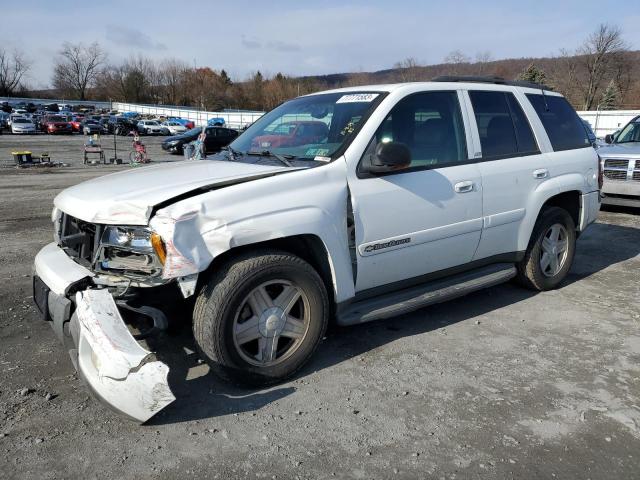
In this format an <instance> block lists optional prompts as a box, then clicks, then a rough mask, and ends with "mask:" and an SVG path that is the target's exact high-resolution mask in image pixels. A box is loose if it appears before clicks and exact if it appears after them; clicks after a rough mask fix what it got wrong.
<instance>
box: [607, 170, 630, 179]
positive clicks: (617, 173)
mask: <svg viewBox="0 0 640 480" xmlns="http://www.w3.org/2000/svg"><path fill="white" fill-rule="evenodd" d="M604 176H605V177H607V178H608V179H610V180H626V179H627V171H626V170H605V171H604Z"/></svg>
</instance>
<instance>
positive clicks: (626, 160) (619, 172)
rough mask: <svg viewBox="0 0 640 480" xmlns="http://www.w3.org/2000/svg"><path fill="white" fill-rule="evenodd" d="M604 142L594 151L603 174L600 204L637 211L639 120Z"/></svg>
mask: <svg viewBox="0 0 640 480" xmlns="http://www.w3.org/2000/svg"><path fill="white" fill-rule="evenodd" d="M605 140H606V142H607V144H608V145H606V146H604V147H602V148H599V149H598V154H599V155H600V158H601V159H602V160H601V161H602V167H603V170H604V185H603V187H602V193H603V197H604V198H603V199H602V202H603V203H606V204H609V205H623V206H631V207H640V116H637V117H635V118H634V119H633V120H631V121H630V122H629V123H628V124H627V125H626V126H625V127H624V128H623V129H622V130H621V131H620V132H619V133H618V134H615V135H607V136H606V138H605Z"/></svg>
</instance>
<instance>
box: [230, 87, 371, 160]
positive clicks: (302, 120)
mask: <svg viewBox="0 0 640 480" xmlns="http://www.w3.org/2000/svg"><path fill="white" fill-rule="evenodd" d="M382 98H383V94H382V93H379V92H352V93H349V92H340V93H323V94H318V95H309V96H306V97H299V98H296V99H293V100H290V101H288V102H286V103H283V104H282V105H280V106H279V107H277V108H275V109H274V110H272V111H270V112H269V113H267V114H265V115H264V116H262V117H260V118H259V119H258V120H257V121H256V122H255V123H254V124H253V125H251V126H250V127H249V128H248V129H247V130H246V131H245V132H244V133H243V134H242V135H240V136H239V137H238V138H237V139H236V140H234V141H233V142H232V143H231V145H230V147H231V148H232V149H233V150H235V151H237V152H239V153H248V152H251V153H264V152H270V153H272V154H277V155H285V156H287V158H295V159H297V160H314V159H315V158H316V157H323V158H326V157H332V156H333V155H334V154H336V152H339V151H340V150H342V149H343V147H346V146H347V145H348V143H349V142H350V141H351V139H352V138H353V136H354V134H355V130H356V128H357V127H358V126H359V124H360V122H361V120H362V119H363V118H365V116H367V115H368V114H369V113H370V112H371V111H373V109H375V107H377V106H378V104H379V103H380V101H381V100H382Z"/></svg>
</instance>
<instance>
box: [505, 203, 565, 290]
mask: <svg viewBox="0 0 640 480" xmlns="http://www.w3.org/2000/svg"><path fill="white" fill-rule="evenodd" d="M575 249H576V227H575V223H574V221H573V219H572V218H571V215H569V213H568V212H567V211H566V210H564V209H562V208H559V207H550V208H547V209H545V210H543V211H542V213H541V214H540V216H539V217H538V220H537V222H536V225H535V227H534V229H533V233H532V234H531V240H530V241H529V247H528V248H527V251H526V253H525V257H524V259H523V260H522V261H521V262H520V263H519V264H518V277H517V279H518V281H519V282H520V283H521V284H522V285H524V286H525V287H527V288H530V289H532V290H539V291H541V290H551V289H553V288H556V287H557V286H558V285H559V284H560V282H562V281H563V280H564V279H565V277H566V276H567V274H568V273H569V270H570V269H571V265H572V263H573V257H574V254H575Z"/></svg>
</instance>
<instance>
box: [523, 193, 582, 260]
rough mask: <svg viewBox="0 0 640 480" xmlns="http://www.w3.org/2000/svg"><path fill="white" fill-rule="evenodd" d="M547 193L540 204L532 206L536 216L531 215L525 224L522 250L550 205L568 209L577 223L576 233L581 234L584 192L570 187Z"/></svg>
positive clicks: (526, 245)
mask: <svg viewBox="0 0 640 480" xmlns="http://www.w3.org/2000/svg"><path fill="white" fill-rule="evenodd" d="M547 193H548V194H547V195H546V196H545V197H543V198H541V199H540V200H539V204H538V206H536V207H534V208H532V210H533V211H534V212H535V216H534V215H531V216H530V217H529V218H530V220H529V222H526V223H524V224H523V228H524V231H521V235H520V241H519V242H518V250H520V251H524V250H526V249H527V247H528V245H529V241H530V240H531V234H532V233H533V229H534V227H535V224H536V222H537V221H538V218H540V215H541V214H542V212H543V211H544V210H545V209H546V208H548V207H560V208H562V209H564V210H566V211H567V212H568V213H569V215H570V216H571V219H572V220H573V222H574V224H575V225H576V234H577V235H579V233H580V232H579V231H578V227H579V225H580V213H581V212H580V211H581V208H582V205H581V198H582V192H581V191H580V190H578V189H569V190H566V191H561V192H557V190H556V191H555V192H551V191H548V192H547Z"/></svg>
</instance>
